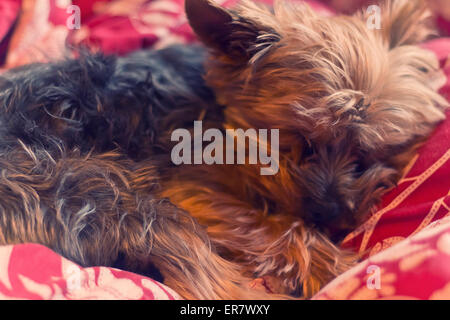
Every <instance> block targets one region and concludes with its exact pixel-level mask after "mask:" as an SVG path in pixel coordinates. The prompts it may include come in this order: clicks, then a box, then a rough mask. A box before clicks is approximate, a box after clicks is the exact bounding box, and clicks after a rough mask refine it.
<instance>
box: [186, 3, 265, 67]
mask: <svg viewBox="0 0 450 320" xmlns="http://www.w3.org/2000/svg"><path fill="white" fill-rule="evenodd" d="M185 9H186V14H187V17H188V20H189V23H190V25H191V27H192V29H193V30H194V32H195V33H196V34H197V36H198V37H199V39H200V40H201V41H202V42H203V43H204V44H205V45H207V46H208V47H210V48H213V49H216V50H219V51H220V52H221V53H223V54H225V55H227V56H229V57H231V58H233V59H250V58H251V57H252V56H253V55H254V54H255V51H257V50H259V49H261V48H263V47H264V44H267V43H269V42H270V41H271V40H272V38H273V33H271V32H270V30H268V27H266V26H263V25H262V24H260V23H258V22H257V21H255V20H253V19H250V18H244V17H242V16H240V15H239V14H238V13H237V12H235V11H232V10H228V9H225V8H222V7H220V6H219V5H217V4H216V3H214V1H213V0H186V2H185Z"/></svg>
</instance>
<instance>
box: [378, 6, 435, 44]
mask: <svg viewBox="0 0 450 320" xmlns="http://www.w3.org/2000/svg"><path fill="white" fill-rule="evenodd" d="M430 18H431V11H430V10H428V7H427V3H426V1H425V0H387V1H386V2H385V4H384V6H382V7H381V30H380V31H381V32H382V33H383V37H384V39H385V40H386V41H387V42H388V44H389V48H391V49H392V48H395V47H398V46H402V45H415V44H418V43H420V42H422V41H424V40H426V39H427V38H428V37H429V36H430V35H432V34H433V28H432V21H431V19H430Z"/></svg>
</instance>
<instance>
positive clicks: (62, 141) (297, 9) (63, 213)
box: [0, 0, 446, 299]
mask: <svg viewBox="0 0 450 320" xmlns="http://www.w3.org/2000/svg"><path fill="white" fill-rule="evenodd" d="M186 12H187V16H188V19H189V22H190V24H191V26H192V27H193V29H194V31H195V32H196V34H197V35H198V37H199V39H200V40H201V41H202V42H203V43H204V44H205V45H206V47H208V48H209V50H208V51H207V50H206V49H205V48H204V47H201V46H174V47H170V48H167V49H162V50H158V51H142V52H137V53H134V54H132V55H130V56H128V57H122V58H118V57H105V56H102V55H96V54H90V53H84V52H80V56H79V57H78V58H76V59H73V58H71V59H66V60H64V61H60V62H51V63H42V64H33V65H28V66H25V67H21V68H18V69H14V70H11V71H9V72H7V73H5V74H3V75H2V76H1V77H0V102H1V108H2V109H1V111H0V123H1V126H0V170H1V177H0V199H1V200H0V214H1V220H0V244H13V243H24V242H35V243H41V244H43V245H45V246H48V247H50V248H51V249H53V250H54V251H56V252H57V253H59V254H61V255H63V256H64V257H66V258H68V259H70V260H72V261H74V262H76V263H78V264H80V265H82V266H93V265H104V266H113V267H119V268H122V269H125V270H129V271H132V272H137V273H141V274H144V275H149V276H152V277H153V278H156V279H158V280H161V281H162V280H163V281H164V283H165V284H167V285H168V286H170V287H171V288H173V289H174V290H175V291H177V292H178V293H179V294H180V295H181V296H182V297H184V298H188V299H269V298H290V297H292V296H302V297H305V298H306V297H310V296H311V295H313V294H314V293H315V292H317V291H318V290H319V289H320V288H321V287H322V286H323V285H324V284H326V283H327V282H328V281H330V280H331V279H333V278H334V277H335V276H337V275H339V274H340V273H342V272H344V271H345V270H347V269H348V268H349V267H351V266H352V265H354V263H355V262H356V261H357V259H358V257H357V256H355V254H353V253H350V252H347V251H344V250H341V249H339V248H338V244H339V241H340V239H341V238H342V235H344V234H345V232H347V231H348V230H350V229H351V228H353V227H354V226H356V225H357V224H359V223H361V222H362V221H363V220H364V219H365V217H366V216H367V215H368V214H370V212H371V210H373V207H374V205H375V204H376V203H377V201H378V200H379V199H380V196H381V195H382V194H383V193H385V192H386V191H387V190H388V189H389V188H390V187H392V186H394V185H395V183H396V182H397V181H398V180H399V179H400V177H401V174H402V170H403V168H404V167H405V166H406V164H407V162H408V161H409V159H410V158H411V157H412V155H413V154H414V152H415V150H416V148H417V146H418V145H419V144H420V142H421V141H423V140H424V139H426V137H427V136H428V135H429V134H430V133H431V132H432V130H433V128H434V127H435V126H436V125H437V124H438V123H439V122H440V121H441V120H443V119H444V113H443V110H444V108H445V106H446V102H445V100H444V99H443V98H442V97H441V96H439V95H438V93H436V90H434V89H433V88H432V86H431V85H430V84H429V78H430V75H432V74H434V73H435V72H437V70H438V64H437V61H436V59H435V57H434V56H432V54H431V53H429V52H427V51H425V50H422V49H420V48H418V47H417V46H416V44H417V43H419V42H420V41H422V40H424V39H425V38H427V37H428V36H429V35H430V32H431V29H429V28H428V25H427V17H428V14H427V11H426V8H425V6H423V5H422V2H421V1H419V0H414V1H403V0H399V1H393V2H391V1H388V2H386V4H385V6H384V7H382V13H383V17H382V21H383V26H384V27H383V29H381V30H368V29H367V27H366V25H365V19H366V17H365V16H364V15H363V14H357V15H355V16H352V17H333V18H324V17H321V16H319V15H317V14H316V13H314V12H313V11H312V10H311V9H309V7H308V6H307V5H304V4H299V5H297V6H293V5H290V4H288V3H285V2H283V3H282V2H279V3H276V4H275V6H274V8H273V10H272V9H270V8H266V7H263V6H259V5H256V4H254V3H251V2H243V4H240V5H239V6H238V7H237V8H236V9H234V10H227V9H223V8H221V7H220V6H218V5H216V4H215V3H213V2H212V1H209V0H186ZM196 120H202V121H203V123H204V124H205V126H206V127H210V128H218V129H221V130H225V129H227V128H243V129H247V128H255V129H279V130H280V134H279V136H280V146H279V154H280V158H279V163H278V166H279V172H278V173H277V174H275V175H272V176H269V175H268V176H261V175H260V165H187V164H186V165H179V166H176V165H174V164H173V163H172V162H171V160H170V150H171V149H172V148H173V145H174V144H173V142H172V141H171V139H170V136H171V132H173V130H175V129H177V128H189V129H192V124H193V123H194V121H196ZM252 279H257V280H256V282H257V283H259V281H260V279H263V281H264V282H265V286H266V287H267V289H268V290H267V291H269V292H270V293H268V292H266V290H254V289H253V288H252V286H254V285H255V281H252Z"/></svg>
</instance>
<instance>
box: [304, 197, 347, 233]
mask: <svg viewBox="0 0 450 320" xmlns="http://www.w3.org/2000/svg"><path fill="white" fill-rule="evenodd" d="M303 209H304V213H305V214H306V217H305V220H306V222H310V223H313V224H314V225H315V226H317V227H327V226H328V225H330V224H332V223H334V222H335V221H336V220H337V219H338V218H339V215H340V214H341V212H342V210H341V205H340V204H339V203H338V202H337V201H335V200H331V199H324V200H323V201H314V200H311V199H307V200H306V201H305V203H304V207H303Z"/></svg>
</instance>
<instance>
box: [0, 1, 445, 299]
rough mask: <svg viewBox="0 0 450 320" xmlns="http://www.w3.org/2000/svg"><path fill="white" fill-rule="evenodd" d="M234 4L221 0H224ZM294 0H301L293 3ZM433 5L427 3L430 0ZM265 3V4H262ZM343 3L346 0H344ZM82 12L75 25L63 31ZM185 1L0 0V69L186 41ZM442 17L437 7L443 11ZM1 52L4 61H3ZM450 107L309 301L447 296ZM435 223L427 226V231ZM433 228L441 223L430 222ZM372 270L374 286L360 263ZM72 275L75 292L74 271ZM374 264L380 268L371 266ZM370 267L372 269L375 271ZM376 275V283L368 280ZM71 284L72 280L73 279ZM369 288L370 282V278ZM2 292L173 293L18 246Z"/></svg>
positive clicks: (327, 10) (337, 5)
mask: <svg viewBox="0 0 450 320" xmlns="http://www.w3.org/2000/svg"><path fill="white" fill-rule="evenodd" d="M234 1H235V0H225V1H219V2H222V3H223V4H224V5H226V6H230V5H232V4H233V3H234ZM298 1H301V0H298ZM430 1H434V0H430ZM264 2H266V3H270V2H271V0H264ZM308 2H309V3H310V4H311V5H312V6H313V7H314V8H315V9H316V10H318V11H320V12H321V13H322V14H324V15H332V14H334V12H336V11H338V12H340V11H342V10H344V11H352V10H354V9H355V7H356V6H357V5H361V3H366V2H364V1H359V0H357V1H354V2H352V5H354V6H351V7H347V6H346V7H343V6H342V3H343V2H342V1H341V2H339V1H333V0H324V1H322V2H319V1H308ZM348 3H350V2H348V1H347V4H348ZM71 4H76V5H78V6H80V8H81V19H82V20H81V22H82V24H81V28H80V29H74V30H70V29H69V28H68V27H67V25H66V24H67V21H68V19H70V18H71V16H72V15H73V11H71V10H69V11H68V8H69V6H70V5H71ZM182 9H183V0H153V1H144V0H132V1H130V0H100V1H99V0H97V1H86V0H79V1H77V0H73V2H72V1H70V0H6V1H2V2H1V4H0V16H1V17H2V19H3V20H2V21H0V39H1V40H0V41H1V42H0V63H3V65H2V68H3V69H8V68H11V67H15V66H19V65H23V64H25V63H30V62H37V61H48V60H51V59H56V58H60V57H62V56H63V55H64V54H66V53H67V52H68V50H67V48H70V46H76V45H83V46H87V47H89V48H91V49H93V50H99V51H102V52H105V53H108V54H109V53H114V54H119V55H124V54H127V53H129V52H132V51H134V50H137V49H141V48H160V47H164V46H167V45H169V44H171V43H179V42H182V43H188V42H193V41H195V38H194V36H193V34H192V32H191V30H190V28H189V26H188V25H187V21H186V19H185V17H184V15H183V10H182ZM442 12H443V13H444V12H445V11H444V10H442ZM436 19H437V22H438V26H439V27H440V32H441V34H442V35H447V34H449V33H450V27H449V25H450V23H449V22H448V21H447V20H446V19H447V18H446V16H445V15H443V14H442V15H437V16H436ZM423 47H424V48H425V49H427V50H431V51H433V52H434V53H435V54H436V56H437V57H438V59H439V61H440V63H441V67H442V70H443V72H444V73H445V75H446V77H447V81H446V82H445V84H443V86H442V88H441V93H442V94H443V95H444V96H445V97H446V98H447V99H450V60H449V59H448V58H449V54H450V38H445V37H441V38H437V39H435V40H432V41H429V42H427V43H425V44H423ZM2 57H3V59H2ZM449 116H450V111H449V112H447V120H446V121H444V122H443V123H442V124H441V125H440V126H439V127H438V128H437V129H436V131H435V132H434V134H433V135H432V136H431V137H430V139H429V140H428V141H427V142H426V143H425V144H424V145H423V146H422V147H421V149H420V150H419V152H418V154H417V156H416V157H415V158H414V159H412V161H411V163H410V165H409V166H408V168H407V170H406V172H405V175H404V178H403V179H402V180H401V181H400V182H399V184H398V186H397V187H396V188H395V189H393V190H392V191H390V192H389V193H388V194H386V195H385V196H384V198H383V201H382V203H381V204H380V205H379V207H378V208H377V210H376V211H375V212H374V214H373V215H372V216H371V217H370V218H369V219H368V220H367V221H366V222H365V223H364V224H363V225H361V226H360V227H359V228H357V229H356V230H354V231H353V232H352V233H350V234H349V235H348V236H347V237H346V238H345V240H344V242H343V247H344V248H347V249H348V250H355V251H356V252H359V253H360V254H361V255H362V256H364V257H366V258H367V259H366V260H365V261H363V262H362V263H361V264H360V265H358V266H357V267H355V268H354V269H352V270H350V271H349V272H348V273H346V274H344V275H342V276H340V277H338V278H337V279H336V280H335V281H334V282H332V283H331V284H330V285H328V286H327V287H326V288H324V289H323V290H322V291H321V292H320V293H319V294H318V295H317V296H316V297H315V298H316V299H358V298H363V299H379V298H392V299H394V298H415V299H437V298H441V299H442V298H447V299H450V272H449V270H450V269H448V267H447V266H448V265H449V262H450V260H449V259H450V252H449V250H450V241H449V238H450V222H449V217H450V118H449ZM430 225H434V226H435V227H434V228H430V227H429V226H430ZM437 225H439V226H437ZM370 266H372V267H373V268H371V269H370V270H372V271H374V274H373V276H376V275H377V274H376V272H379V275H380V277H379V279H380V281H379V282H380V283H379V285H380V289H379V290H372V289H370V288H369V287H370V286H367V281H368V280H369V278H370V280H371V281H372V280H373V278H371V276H372V274H371V273H370V272H369V273H368V272H367V270H368V268H369V267H370ZM67 268H69V269H70V270H72V271H73V270H76V273H77V275H82V276H81V277H78V278H77V279H78V280H76V283H77V288H78V289H77V290H75V291H73V290H72V289H73V286H72V285H73V283H72V282H73V281H74V280H73V279H74V278H73V277H72V276H73V275H72V274H71V273H69V272H67ZM377 268H379V269H377ZM377 270H378V271H377ZM375 280H376V279H375ZM71 281H72V282H71ZM375 285H377V281H375ZM0 297H1V298H20V299H94V298H100V299H108V298H114V299H160V298H161V299H177V298H179V297H178V295H177V294H176V293H174V292H173V291H171V290H170V289H169V288H166V287H165V286H163V285H161V284H159V283H156V282H155V281H153V280H151V279H147V278H145V277H141V276H138V275H134V274H131V273H127V272H125V271H120V270H117V269H111V268H104V267H94V268H86V269H83V268H80V267H78V266H76V265H75V264H73V263H71V262H70V261H67V260H66V259H64V258H62V257H59V256H58V255H57V254H55V253H54V252H52V251H51V250H49V249H47V248H45V247H42V246H39V245H36V244H23V245H16V246H4V247H0Z"/></svg>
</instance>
